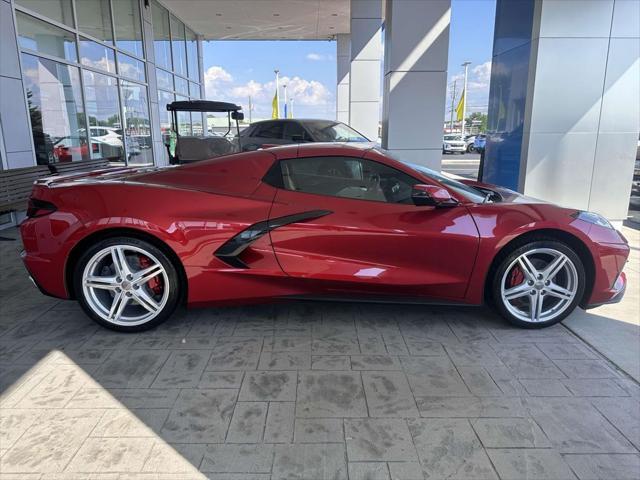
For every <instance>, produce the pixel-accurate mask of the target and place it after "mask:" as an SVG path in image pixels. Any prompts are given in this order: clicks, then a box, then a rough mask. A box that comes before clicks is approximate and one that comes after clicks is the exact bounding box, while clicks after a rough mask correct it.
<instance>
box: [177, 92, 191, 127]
mask: <svg viewBox="0 0 640 480" xmlns="http://www.w3.org/2000/svg"><path fill="white" fill-rule="evenodd" d="M185 100H189V99H188V98H187V97H183V96H181V95H176V102H181V101H185ZM178 133H179V134H180V135H186V136H189V135H192V131H191V112H178Z"/></svg>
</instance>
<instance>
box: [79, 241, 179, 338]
mask: <svg viewBox="0 0 640 480" xmlns="http://www.w3.org/2000/svg"><path fill="white" fill-rule="evenodd" d="M178 278H179V277H178V273H177V272H176V268H175V267H174V265H173V263H172V262H171V260H170V259H169V258H168V257H167V255H166V254H165V253H164V252H163V251H162V250H160V249H159V248H157V247H156V246H154V245H152V244H150V243H148V242H145V241H143V240H139V239H136V238H129V237H115V238H107V239H105V240H102V241H99V242H97V243H96V244H94V245H92V246H91V247H89V248H88V249H87V250H85V251H84V252H83V253H82V254H81V256H80V258H79V260H78V262H77V263H76V266H75V271H74V288H75V294H76V298H77V299H78V301H79V302H80V305H81V306H82V308H83V309H84V311H85V312H86V313H87V314H88V315H89V316H90V317H91V318H92V319H93V320H95V321H96V322H98V323H99V324H100V325H102V326H104V327H107V328H110V329H112V330H118V331H122V332H136V331H142V330H147V329H149V328H153V327H155V326H156V325H158V324H160V323H162V322H163V321H165V320H166V319H167V318H168V317H169V316H170V315H171V313H173V311H174V309H175V308H176V306H177V304H178V300H179V291H178V290H179V281H178Z"/></svg>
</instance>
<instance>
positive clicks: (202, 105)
mask: <svg viewBox="0 0 640 480" xmlns="http://www.w3.org/2000/svg"><path fill="white" fill-rule="evenodd" d="M240 110H242V107H241V106H240V105H236V104H235V103H229V102H214V101H211V100H184V101H176V102H172V103H169V104H167V111H169V112H171V134H170V138H169V142H168V143H167V150H168V152H169V160H170V162H171V163H172V164H176V163H189V162H196V161H198V160H207V159H209V158H214V157H219V156H221V155H227V154H230V153H235V152H239V151H241V150H242V149H241V147H240V125H239V123H238V122H239V121H240V120H244V114H243V113H242V112H241V111H240ZM178 112H199V113H211V112H215V113H226V114H227V120H228V128H227V131H226V133H225V134H224V135H222V136H208V135H206V133H207V121H206V118H205V119H204V128H203V132H202V135H182V134H180V129H179V128H178V126H179V122H178ZM232 120H234V121H235V123H236V135H235V138H234V137H233V135H232V134H231V121H232ZM192 133H193V132H192Z"/></svg>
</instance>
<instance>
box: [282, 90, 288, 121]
mask: <svg viewBox="0 0 640 480" xmlns="http://www.w3.org/2000/svg"><path fill="white" fill-rule="evenodd" d="M282 89H283V90H284V118H287V108H288V107H287V103H288V102H289V99H288V98H287V85H286V84H285V85H282Z"/></svg>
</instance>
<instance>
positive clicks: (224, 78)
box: [204, 65, 233, 100]
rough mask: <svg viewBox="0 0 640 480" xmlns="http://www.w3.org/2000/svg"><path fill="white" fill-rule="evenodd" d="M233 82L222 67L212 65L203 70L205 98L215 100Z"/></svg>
mask: <svg viewBox="0 0 640 480" xmlns="http://www.w3.org/2000/svg"><path fill="white" fill-rule="evenodd" d="M231 82H233V77H232V76H231V74H230V73H229V72H227V71H226V70H225V69H224V68H222V67H219V66H217V65H214V66H213V67H209V68H207V70H206V71H205V72H204V87H205V92H206V93H207V98H210V99H214V100H217V99H218V97H220V96H223V95H224V91H225V90H226V89H227V88H228V87H229V84H231Z"/></svg>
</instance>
